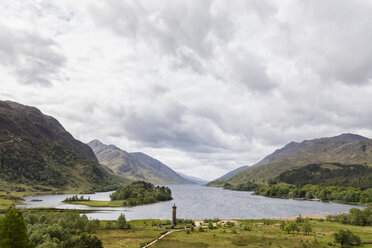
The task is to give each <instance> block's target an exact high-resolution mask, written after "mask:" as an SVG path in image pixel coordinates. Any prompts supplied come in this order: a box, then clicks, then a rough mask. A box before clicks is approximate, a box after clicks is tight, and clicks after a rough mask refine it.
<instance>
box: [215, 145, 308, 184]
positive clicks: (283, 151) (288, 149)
mask: <svg viewBox="0 0 372 248" xmlns="http://www.w3.org/2000/svg"><path fill="white" fill-rule="evenodd" d="M303 147H304V144H303V143H297V142H290V143H289V144H287V145H286V146H284V147H282V148H280V149H277V150H276V151H274V152H273V153H271V154H269V155H267V156H266V157H264V158H263V159H262V160H260V161H259V162H258V163H256V164H254V165H251V166H249V165H244V166H242V167H238V168H236V169H235V170H232V171H230V172H228V173H226V174H225V175H223V176H222V177H220V178H217V179H216V180H215V181H220V180H223V179H229V178H232V177H233V176H235V175H236V174H238V173H240V172H242V171H245V170H247V169H249V168H251V167H255V166H259V165H263V164H268V163H270V162H271V161H273V160H274V159H276V158H277V157H278V156H282V155H290V154H292V153H294V152H296V151H298V150H299V149H301V148H303ZM213 183H215V182H214V181H212V182H210V184H213Z"/></svg>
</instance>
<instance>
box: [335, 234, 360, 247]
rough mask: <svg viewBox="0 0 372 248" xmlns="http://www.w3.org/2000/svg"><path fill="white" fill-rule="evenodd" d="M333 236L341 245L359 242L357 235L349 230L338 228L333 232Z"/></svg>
mask: <svg viewBox="0 0 372 248" xmlns="http://www.w3.org/2000/svg"><path fill="white" fill-rule="evenodd" d="M334 236H335V242H336V243H339V244H341V247H347V246H352V245H360V244H361V240H360V238H359V236H358V235H356V234H354V233H352V232H351V231H350V230H346V231H345V230H340V231H338V232H337V233H334Z"/></svg>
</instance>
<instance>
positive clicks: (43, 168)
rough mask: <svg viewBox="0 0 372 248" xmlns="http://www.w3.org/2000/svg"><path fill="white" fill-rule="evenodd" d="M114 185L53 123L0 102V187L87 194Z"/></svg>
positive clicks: (86, 148)
mask: <svg viewBox="0 0 372 248" xmlns="http://www.w3.org/2000/svg"><path fill="white" fill-rule="evenodd" d="M116 186H117V183H116V181H115V180H114V179H113V178H112V177H110V176H109V174H108V173H107V172H105V170H104V169H103V168H102V167H101V166H100V165H99V164H98V161H97V159H96V157H95V155H94V153H93V151H92V149H90V147H89V146H87V145H86V144H84V143H82V142H80V141H78V140H76V139H74V138H73V137H72V135H71V134H70V133H68V132H67V131H66V130H65V129H64V128H63V127H62V125H61V124H60V123H59V122H58V121H57V120H56V119H54V118H53V117H50V116H47V115H44V114H43V113H42V112H41V111H40V110H38V109H37V108H35V107H30V106H25V105H21V104H19V103H15V102H11V101H0V189H2V190H6V191H14V190H17V191H78V192H81V191H84V192H88V191H99V190H106V189H113V188H114V187H116Z"/></svg>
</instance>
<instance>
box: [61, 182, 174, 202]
mask: <svg viewBox="0 0 372 248" xmlns="http://www.w3.org/2000/svg"><path fill="white" fill-rule="evenodd" d="M110 198H111V201H94V200H90V198H89V199H84V197H82V196H80V197H78V196H77V195H76V196H73V197H69V198H66V200H65V201H66V202H68V203H70V204H80V205H85V206H89V207H123V206H137V205H143V204H151V203H156V202H159V201H168V200H172V199H173V198H172V191H171V190H170V189H169V188H168V187H165V186H156V187H155V186H154V185H153V184H152V183H147V182H144V181H136V182H133V183H131V184H129V185H126V186H122V187H120V188H119V189H118V190H116V191H115V192H114V193H112V194H111V195H110Z"/></svg>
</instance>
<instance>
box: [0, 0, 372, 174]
mask: <svg viewBox="0 0 372 248" xmlns="http://www.w3.org/2000/svg"><path fill="white" fill-rule="evenodd" d="M370 13H372V2H371V1H362V0H356V1H346V0H341V1H339V0H337V1H336V0H330V1H326V2H325V1H321V0H312V1H307V0H306V1H289V0H288V1H287V0H285V1H280V2H279V1H269V0H260V1H257V0H249V1H233V2H231V1H227V0H226V1H223V0H214V1H213V0H206V1H196V0H191V1H178V0H177V1H174V0H172V1H170V0H169V1H168V0H161V1H150V2H149V1H141V0H137V1H130V0H122V1H114V0H108V1H104V2H98V1H97V2H92V1H79V2H76V1H72V0H71V1H70V0H68V1H62V2H61V1H47V2H46V1H31V0H29V1H7V2H2V3H0V14H1V16H2V17H3V18H1V20H0V31H1V33H2V34H3V35H2V36H1V37H0V56H1V58H2V59H1V61H0V82H1V83H0V85H1V91H0V97H1V98H2V99H10V100H14V101H19V102H21V103H24V104H29V105H34V106H36V107H38V108H40V109H41V110H42V111H43V112H44V113H46V114H49V115H53V116H55V117H56V118H58V119H59V120H60V122H61V123H62V124H63V125H64V126H65V128H66V129H67V130H69V131H70V132H71V133H72V134H73V135H74V136H75V137H76V138H79V139H81V140H83V141H85V142H88V141H90V140H91V139H95V138H98V139H100V140H102V141H103V142H105V143H114V144H116V145H117V146H119V147H121V148H123V149H125V150H128V151H143V152H145V153H148V154H149V155H151V156H154V157H156V158H158V159H159V160H161V161H163V162H164V163H166V164H167V165H169V166H170V167H172V168H173V169H176V170H179V171H181V172H184V173H186V174H190V175H193V176H199V177H202V178H205V179H214V178H216V177H218V176H221V175H222V174H224V173H226V172H228V171H229V170H231V169H234V168H236V167H238V166H241V165H249V164H253V163H255V162H257V161H258V160H260V159H261V158H263V157H264V156H265V155H267V154H269V153H271V152H273V151H274V150H275V149H277V148H280V147H281V146H283V145H285V144H287V143H289V142H290V141H292V140H294V141H301V140H303V139H310V138H316V137H322V136H332V135H337V134H340V133H342V132H354V133H359V134H362V135H365V136H369V137H372V110H371V108H370V106H371V105H372V98H371V97H370V96H371V95H372V85H371V83H372V70H371V68H372V45H371V42H370V41H371V40H372V19H371V18H370Z"/></svg>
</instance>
